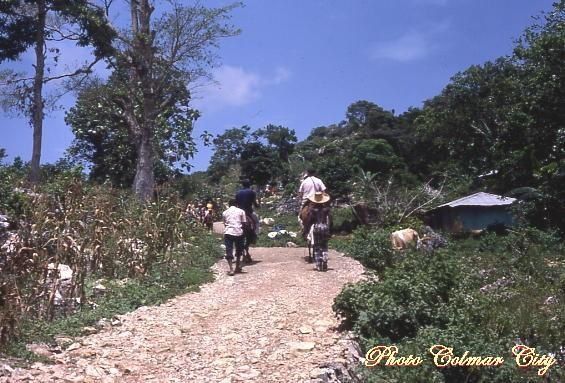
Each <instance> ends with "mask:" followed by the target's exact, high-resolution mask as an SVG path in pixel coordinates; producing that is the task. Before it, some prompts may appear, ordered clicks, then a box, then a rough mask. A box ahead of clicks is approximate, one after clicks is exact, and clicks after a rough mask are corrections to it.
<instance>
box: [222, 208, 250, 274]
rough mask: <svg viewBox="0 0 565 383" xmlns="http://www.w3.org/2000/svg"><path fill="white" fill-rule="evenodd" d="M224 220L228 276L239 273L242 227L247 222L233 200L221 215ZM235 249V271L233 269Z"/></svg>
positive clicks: (242, 241)
mask: <svg viewBox="0 0 565 383" xmlns="http://www.w3.org/2000/svg"><path fill="white" fill-rule="evenodd" d="M222 217H223V220H224V245H225V246H226V260H227V261H228V266H229V268H230V270H229V272H228V275H234V274H235V273H240V272H241V271H242V269H241V255H242V254H243V246H244V237H243V226H244V225H245V223H246V222H247V218H246V216H245V211H243V210H242V209H240V208H238V207H237V206H236V202H235V199H232V200H230V201H229V208H228V209H227V210H225V211H224V212H223V213H222ZM234 247H235V270H234V268H233V258H234V254H233V252H234Z"/></svg>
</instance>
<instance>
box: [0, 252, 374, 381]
mask: <svg viewBox="0 0 565 383" xmlns="http://www.w3.org/2000/svg"><path fill="white" fill-rule="evenodd" d="M305 254H306V250H305V249H302V248H257V249H253V251H252V255H253V258H254V260H255V263H254V264H252V265H249V266H246V267H244V272H243V273H242V274H236V275H235V276H233V277H230V276H227V275H226V270H227V265H226V264H225V261H220V262H218V263H217V264H216V265H215V266H214V269H215V272H216V273H217V278H216V280H215V281H214V282H212V283H210V284H207V285H205V286H203V287H202V289H201V290H200V291H199V292H196V293H189V294H186V295H183V296H180V297H177V298H174V299H172V300H170V301H168V302H167V303H165V304H163V305H161V306H156V307H141V308H139V309H138V310H136V311H134V312H132V313H129V314H127V315H123V316H121V317H120V321H121V324H116V325H114V326H108V327H107V328H105V329H102V330H100V331H99V332H98V333H96V334H92V335H89V336H86V337H82V338H79V339H75V340H74V343H73V345H72V346H71V347H70V349H67V350H66V351H64V352H63V353H61V354H55V355H53V356H52V358H53V359H55V360H56V361H57V363H56V364H53V365H49V364H42V363H36V364H35V365H34V366H33V368H32V369H30V370H17V371H15V372H14V373H13V375H12V377H11V378H8V379H9V380H7V381H23V380H27V381H37V382H64V381H66V382H71V381H75V382H236V381H245V382H316V381H321V380H320V379H319V378H318V377H319V376H321V375H320V374H322V372H323V370H320V369H319V367H320V366H322V365H324V364H325V363H327V362H336V361H337V362H342V361H343V359H344V358H345V356H346V354H347V347H348V342H347V341H345V340H343V334H340V333H338V332H337V331H336V330H335V326H336V325H337V320H336V318H335V317H334V314H333V312H332V309H331V305H332V303H333V299H334V297H335V296H336V295H337V294H338V293H339V291H340V290H341V288H342V287H343V285H344V284H346V283H348V282H355V281H357V280H359V278H360V276H361V274H362V272H363V268H362V267H361V265H359V264H358V263H357V262H355V261H354V260H352V259H351V258H347V257H344V256H342V255H340V254H338V253H336V252H331V253H330V261H329V268H330V269H329V271H327V272H325V273H319V272H316V271H313V267H312V265H310V264H307V263H306V262H305V260H304V256H305ZM322 375H323V374H322ZM2 379H5V378H0V381H3V380H2ZM4 381H6V380H4Z"/></svg>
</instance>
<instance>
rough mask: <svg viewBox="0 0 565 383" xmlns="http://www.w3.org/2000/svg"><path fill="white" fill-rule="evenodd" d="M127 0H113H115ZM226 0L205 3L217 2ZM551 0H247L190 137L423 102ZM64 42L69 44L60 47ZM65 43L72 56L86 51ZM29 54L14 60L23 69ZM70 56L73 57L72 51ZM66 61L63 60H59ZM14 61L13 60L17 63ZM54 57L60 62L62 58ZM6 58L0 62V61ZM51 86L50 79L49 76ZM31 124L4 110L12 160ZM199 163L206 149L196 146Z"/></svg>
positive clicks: (56, 119)
mask: <svg viewBox="0 0 565 383" xmlns="http://www.w3.org/2000/svg"><path fill="white" fill-rule="evenodd" d="M121 1H123V0H118V2H121ZM227 3H229V2H226V1H220V0H216V1H207V2H206V4H209V5H210V6H213V5H225V4H227ZM551 4H552V1H551V0H535V1H534V0H488V1H487V0H248V1H245V6H244V7H242V8H239V9H236V10H234V11H233V19H232V21H233V23H234V24H235V25H236V26H237V27H239V28H241V29H242V34H241V35H239V36H237V37H232V38H229V39H226V40H224V41H222V43H221V47H220V49H219V50H218V54H219V56H220V62H221V66H219V67H216V68H214V69H213V71H212V72H213V74H214V76H215V78H216V81H217V84H215V85H209V86H207V87H204V88H200V89H199V90H198V92H197V93H196V94H195V95H194V105H195V106H196V107H197V108H198V109H200V110H201V111H202V117H201V118H200V119H199V120H198V121H197V122H196V127H195V137H198V136H199V135H200V133H201V132H203V131H204V130H207V131H209V132H211V133H214V134H217V133H221V132H222V131H224V130H225V129H227V128H231V127H239V126H242V125H250V126H251V127H252V128H253V129H257V128H261V127H263V126H265V125H267V124H270V123H272V124H277V125H284V126H287V127H289V128H291V129H295V130H296V133H297V135H298V138H299V139H304V138H306V137H307V136H308V134H309V132H310V131H311V130H312V129H313V128H315V127H318V126H322V125H329V124H332V123H337V122H339V121H341V120H342V119H343V118H344V115H345V110H346V108H347V106H348V105H349V104H351V103H353V102H355V101H357V100H369V101H372V102H374V103H376V104H378V105H380V106H382V107H383V108H385V109H388V110H392V109H394V110H395V112H396V113H397V114H399V113H402V112H403V111H405V110H406V109H408V107H410V106H415V107H419V106H421V105H422V102H423V101H424V100H426V99H428V98H430V97H433V96H434V95H437V94H438V93H439V92H440V91H441V89H442V88H443V87H444V86H445V85H446V84H447V83H448V82H449V79H450V77H452V76H453V75H454V74H455V73H457V72H459V71H463V70H465V69H466V68H468V67H469V66H470V65H473V64H481V63H483V62H485V61H488V60H493V59H495V58H497V57H500V56H503V55H507V54H510V53H511V51H512V47H513V42H514V41H515V39H517V38H518V37H519V36H520V34H521V33H522V31H523V30H524V28H525V27H526V26H528V25H530V24H531V23H532V22H533V20H532V16H535V15H539V14H540V12H541V11H548V10H550V9H551ZM67 49H68V48H67ZM68 52H69V53H68V54H67V55H65V52H63V55H64V56H63V58H64V61H65V63H64V64H68V65H69V66H72V64H73V63H74V62H75V61H76V60H77V58H80V57H83V56H85V55H86V53H85V52H84V51H82V50H80V49H78V48H74V47H73V48H72V49H70V50H68ZM30 60H31V55H30V54H29V55H28V54H26V55H25V56H24V57H23V60H22V61H21V62H20V63H18V64H17V67H18V68H19V69H21V68H26V65H27V66H28V67H29V63H30V62H31V61H30ZM73 60H74V61H73ZM64 64H62V65H64ZM13 65H14V64H12V66H13ZM62 65H60V67H61V66H62ZM3 67H6V66H5V65H4V64H3V65H2V66H0V69H2V68H3ZM53 86H55V87H56V85H53ZM73 102H74V99H73V97H72V96H71V95H68V96H66V97H64V98H63V99H62V100H61V103H60V105H61V107H62V109H61V110H58V111H55V112H53V113H51V114H50V115H49V116H48V117H47V118H46V120H45V128H44V141H43V151H42V162H43V163H45V162H54V161H56V160H57V159H58V158H60V157H61V156H62V155H63V154H64V151H65V149H66V148H67V147H68V145H69V144H70V142H71V141H72V138H73V136H72V133H71V132H70V129H69V128H68V127H67V126H65V123H64V121H63V118H64V111H65V108H68V107H70V106H72V104H73ZM31 138H32V130H31V128H30V127H29V125H28V123H27V122H26V121H25V120H24V119H21V118H13V117H8V116H6V115H5V114H0V147H3V148H6V150H7V153H8V155H9V159H11V158H13V157H15V156H21V157H22V158H23V159H24V160H29V159H30V156H31ZM199 149H200V150H199V153H197V154H196V155H195V158H194V160H193V164H194V169H195V170H204V169H205V168H206V167H207V165H208V161H209V159H210V156H211V149H210V148H205V147H203V146H202V145H199Z"/></svg>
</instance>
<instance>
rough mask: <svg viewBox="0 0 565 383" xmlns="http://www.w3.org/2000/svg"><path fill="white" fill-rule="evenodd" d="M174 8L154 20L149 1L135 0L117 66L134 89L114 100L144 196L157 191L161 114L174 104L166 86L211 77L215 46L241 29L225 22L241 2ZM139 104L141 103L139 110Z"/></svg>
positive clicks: (176, 5)
mask: <svg viewBox="0 0 565 383" xmlns="http://www.w3.org/2000/svg"><path fill="white" fill-rule="evenodd" d="M171 6H172V9H171V11H169V12H166V13H164V14H163V16H161V17H159V18H157V19H156V20H155V18H154V17H153V12H154V9H155V8H154V6H153V3H152V2H151V1H150V0H131V1H130V13H131V33H130V34H129V35H124V36H122V37H121V38H120V41H121V44H120V46H119V48H120V54H119V55H118V56H117V60H116V62H117V65H120V66H122V67H124V68H128V76H127V77H126V78H125V80H126V81H125V84H124V88H125V89H131V90H132V94H127V95H124V96H118V97H115V98H114V101H115V103H116V104H117V105H118V106H119V108H120V109H121V112H122V113H123V114H124V118H125V120H126V121H127V124H128V128H129V133H130V138H131V139H132V141H133V142H134V144H135V147H136V156H137V163H136V172H135V178H134V182H133V190H134V192H135V193H136V195H137V196H138V197H139V198H140V199H142V200H149V199H150V198H151V197H152V195H153V188H154V183H155V180H154V173H153V164H154V156H155V142H154V141H155V132H156V119H157V116H158V114H159V112H160V111H161V110H163V109H166V108H169V107H171V106H172V105H173V104H174V103H175V102H176V100H175V98H174V97H173V96H165V94H166V89H167V86H168V84H169V83H170V82H171V81H180V82H181V83H183V84H187V85H190V84H194V82H195V81H197V80H198V79H201V78H202V77H205V76H207V75H208V70H209V68H210V67H211V66H212V65H214V64H215V63H216V59H217V58H216V55H215V54H214V51H213V48H215V47H217V46H218V42H219V40H220V39H221V38H223V37H229V36H234V35H237V34H238V33H239V30H238V29H235V28H234V27H233V26H231V25H229V24H227V23H226V22H227V21H228V20H229V18H230V12H231V11H232V10H233V9H234V8H235V7H237V6H238V4H233V5H229V6H225V7H221V8H205V7H203V6H201V5H199V4H196V5H192V6H184V5H181V3H177V2H173V3H172V4H171ZM178 75H180V76H181V77H180V78H178V77H176V76H178ZM135 89H138V90H139V91H134V90H135ZM136 105H140V106H141V113H139V114H137V113H136V112H135V106H136Z"/></svg>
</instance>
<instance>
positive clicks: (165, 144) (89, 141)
mask: <svg viewBox="0 0 565 383" xmlns="http://www.w3.org/2000/svg"><path fill="white" fill-rule="evenodd" d="M125 75H126V74H125V73H124V70H116V71H114V73H113V74H112V75H111V76H110V78H109V79H108V81H106V82H104V81H101V80H93V81H91V82H90V83H89V84H88V85H86V86H83V87H82V89H81V91H80V92H79V93H78V99H77V103H76V105H75V106H74V107H72V108H71V109H70V110H69V112H68V113H67V114H66V117H65V121H66V122H67V124H69V125H70V127H71V129H72V131H73V133H74V135H75V139H74V141H73V144H72V145H71V147H70V149H69V153H70V154H71V156H72V157H73V158H75V159H78V160H82V161H86V162H87V163H89V164H90V165H91V169H90V177H91V179H94V180H97V181H106V180H110V181H111V182H112V183H113V184H114V185H118V186H121V187H131V185H132V184H133V179H134V177H135V171H136V147H135V143H134V142H132V140H131V139H130V136H129V132H128V123H127V120H126V119H125V116H124V114H123V113H122V111H121V109H120V108H118V107H116V105H115V103H114V101H113V98H114V97H116V96H118V95H121V96H125V95H126V94H130V93H131V90H129V89H123V88H121V86H122V80H121V79H120V76H125ZM179 76H180V74H179ZM157 96H158V97H159V98H158V99H157V101H158V102H159V103H162V101H163V99H162V97H166V98H169V97H170V98H172V99H174V100H175V103H174V104H171V105H170V106H169V107H168V108H164V109H160V110H159V113H158V114H157V116H156V119H155V137H154V138H155V145H154V151H155V156H154V159H153V160H154V163H153V169H154V171H157V170H159V171H160V172H161V173H163V171H165V173H169V174H170V173H172V172H174V171H175V170H176V169H182V168H184V169H186V170H189V169H190V163H189V159H190V158H192V155H193V153H194V152H195V151H196V145H195V143H194V141H193V139H192V137H191V133H192V128H193V124H192V123H193V121H194V120H195V119H196V117H197V116H198V113H197V112H196V111H194V110H193V109H191V108H190V107H189V101H190V97H189V93H188V90H187V89H186V86H185V84H183V83H182V81H171V82H169V83H168V85H167V87H166V89H165V91H164V92H162V93H161V94H159V95H157ZM137 99H138V97H136V98H134V100H137ZM142 110H143V108H142V106H141V105H136V106H134V113H136V118H138V119H140V118H142V115H141V111H142Z"/></svg>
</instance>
